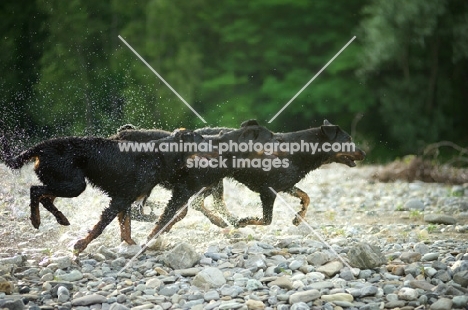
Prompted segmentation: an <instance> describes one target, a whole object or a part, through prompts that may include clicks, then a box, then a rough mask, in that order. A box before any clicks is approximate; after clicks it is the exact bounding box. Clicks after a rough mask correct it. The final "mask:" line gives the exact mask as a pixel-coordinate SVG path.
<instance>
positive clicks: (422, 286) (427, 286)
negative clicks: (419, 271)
mask: <svg viewBox="0 0 468 310" xmlns="http://www.w3.org/2000/svg"><path fill="white" fill-rule="evenodd" d="M409 285H410V286H411V287H412V288H419V289H422V290H425V291H431V290H432V289H433V288H434V285H432V284H431V283H429V282H426V281H424V280H420V281H418V280H412V281H409Z"/></svg>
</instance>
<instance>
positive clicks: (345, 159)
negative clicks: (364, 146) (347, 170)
mask: <svg viewBox="0 0 468 310" xmlns="http://www.w3.org/2000/svg"><path fill="white" fill-rule="evenodd" d="M335 158H336V162H338V163H341V164H345V165H347V166H349V167H356V163H355V162H354V161H355V160H364V158H366V153H365V152H364V151H362V150H360V149H357V150H356V151H355V152H350V153H336V155H335Z"/></svg>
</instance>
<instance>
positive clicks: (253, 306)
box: [245, 299, 265, 310]
mask: <svg viewBox="0 0 468 310" xmlns="http://www.w3.org/2000/svg"><path fill="white" fill-rule="evenodd" d="M245 305H246V306H247V309H248V310H263V309H265V304H264V303H263V302H261V301H260V300H253V299H249V300H247V302H246V303H245Z"/></svg>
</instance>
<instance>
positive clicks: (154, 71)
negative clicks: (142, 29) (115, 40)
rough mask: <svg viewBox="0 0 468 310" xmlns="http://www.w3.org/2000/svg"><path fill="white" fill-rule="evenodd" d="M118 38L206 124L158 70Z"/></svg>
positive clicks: (122, 39)
mask: <svg viewBox="0 0 468 310" xmlns="http://www.w3.org/2000/svg"><path fill="white" fill-rule="evenodd" d="M118 37H119V39H120V40H121V41H122V42H123V43H125V45H127V47H128V48H129V49H130V50H131V51H132V52H133V53H134V54H135V55H136V56H137V57H138V58H140V60H141V61H142V62H143V63H144V64H145V65H146V66H147V67H148V68H149V69H150V70H151V71H153V73H154V74H156V76H157V77H158V78H159V79H160V80H161V81H163V83H164V84H166V86H167V87H169V89H170V90H172V92H173V93H174V94H176V96H177V97H179V99H180V100H182V102H183V103H185V105H186V106H187V107H188V108H189V109H190V110H192V112H193V113H195V115H196V116H198V118H199V119H201V121H202V122H203V123H205V124H206V121H205V120H204V119H203V117H201V116H200V114H198V112H197V111H195V109H194V108H192V106H191V105H190V104H188V103H187V101H185V99H184V98H182V96H181V95H179V93H178V92H176V91H175V89H174V88H172V86H171V85H169V83H168V82H166V80H165V79H163V77H162V76H161V75H159V73H158V72H156V70H154V69H153V67H151V66H150V64H149V63H147V62H146V60H144V59H143V57H141V56H140V54H138V52H137V51H135V50H134V49H133V47H131V46H130V44H128V43H127V41H125V40H124V38H122V37H121V36H120V35H119V36H118Z"/></svg>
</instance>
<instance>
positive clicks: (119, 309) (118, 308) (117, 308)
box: [109, 303, 130, 310]
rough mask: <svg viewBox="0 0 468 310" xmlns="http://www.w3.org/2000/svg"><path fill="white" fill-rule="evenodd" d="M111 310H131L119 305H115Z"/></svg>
mask: <svg viewBox="0 0 468 310" xmlns="http://www.w3.org/2000/svg"><path fill="white" fill-rule="evenodd" d="M109 310H130V308H128V307H126V306H125V305H122V304H119V303H113V304H112V305H111V306H110V308H109Z"/></svg>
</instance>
